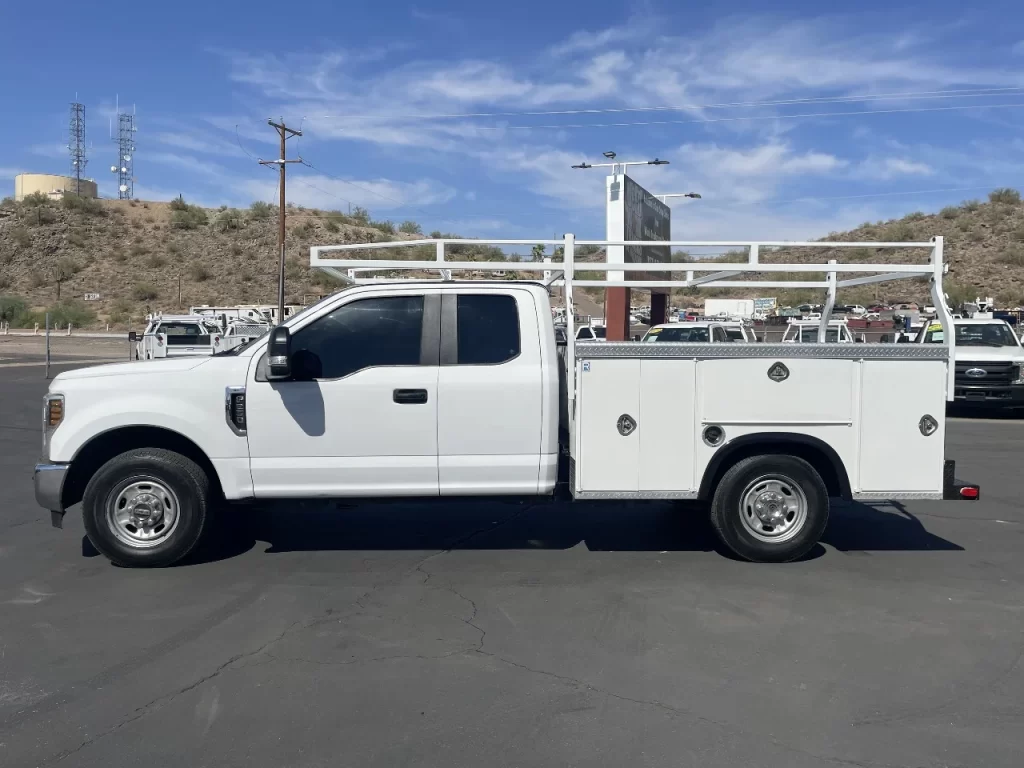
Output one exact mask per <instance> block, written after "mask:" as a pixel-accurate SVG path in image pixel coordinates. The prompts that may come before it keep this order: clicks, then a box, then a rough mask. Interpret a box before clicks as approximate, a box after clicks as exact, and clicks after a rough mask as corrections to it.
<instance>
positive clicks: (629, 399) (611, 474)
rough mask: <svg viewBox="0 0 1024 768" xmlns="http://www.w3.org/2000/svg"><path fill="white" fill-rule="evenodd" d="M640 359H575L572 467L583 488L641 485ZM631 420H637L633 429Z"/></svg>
mask: <svg viewBox="0 0 1024 768" xmlns="http://www.w3.org/2000/svg"><path fill="white" fill-rule="evenodd" d="M640 363H641V361H640V360H636V359H633V360H630V359H608V358H597V359H594V360H583V361H581V362H580V363H578V365H579V368H578V369H577V373H578V381H579V401H578V403H577V414H576V428H577V430H578V432H579V442H578V445H579V451H578V455H577V460H576V472H577V482H578V483H579V489H580V490H581V491H604V492H616V491H617V492H634V493H635V492H636V491H637V490H638V489H639V478H640V474H639V468H640V436H641V434H642V433H643V419H641V418H640ZM620 420H622V422H623V423H622V425H621V426H622V429H620ZM630 423H632V424H634V425H635V426H633V427H632V429H630V428H629V425H630ZM623 432H625V433H626V434H623Z"/></svg>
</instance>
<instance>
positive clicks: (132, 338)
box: [128, 331, 139, 341]
mask: <svg viewBox="0 0 1024 768" xmlns="http://www.w3.org/2000/svg"><path fill="white" fill-rule="evenodd" d="M138 340H139V334H138V333H137V332H135V331H128V341H138Z"/></svg>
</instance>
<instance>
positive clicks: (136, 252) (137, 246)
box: [128, 241, 149, 256]
mask: <svg viewBox="0 0 1024 768" xmlns="http://www.w3.org/2000/svg"><path fill="white" fill-rule="evenodd" d="M128 253H129V254H130V255H132V256H144V255H145V254H147V253H149V249H148V248H146V246H144V245H143V244H142V243H140V242H138V241H136V242H134V243H132V244H131V247H130V248H129V249H128Z"/></svg>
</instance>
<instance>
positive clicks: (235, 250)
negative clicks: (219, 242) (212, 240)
mask: <svg viewBox="0 0 1024 768" xmlns="http://www.w3.org/2000/svg"><path fill="white" fill-rule="evenodd" d="M228 251H229V252H230V253H231V255H232V256H241V255H242V254H243V253H245V249H244V248H243V247H242V246H241V245H239V244H238V243H232V244H231V245H229V246H228Z"/></svg>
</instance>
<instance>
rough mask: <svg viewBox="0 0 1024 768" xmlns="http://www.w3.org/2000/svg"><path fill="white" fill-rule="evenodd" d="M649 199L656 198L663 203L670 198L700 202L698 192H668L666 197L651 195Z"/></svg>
mask: <svg viewBox="0 0 1024 768" xmlns="http://www.w3.org/2000/svg"><path fill="white" fill-rule="evenodd" d="M651 197H656V198H658V199H659V200H661V202H663V203H664V202H666V201H667V200H668V199H669V198H670V197H689V198H692V199H694V200H700V192H670V193H668V194H667V195H651Z"/></svg>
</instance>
